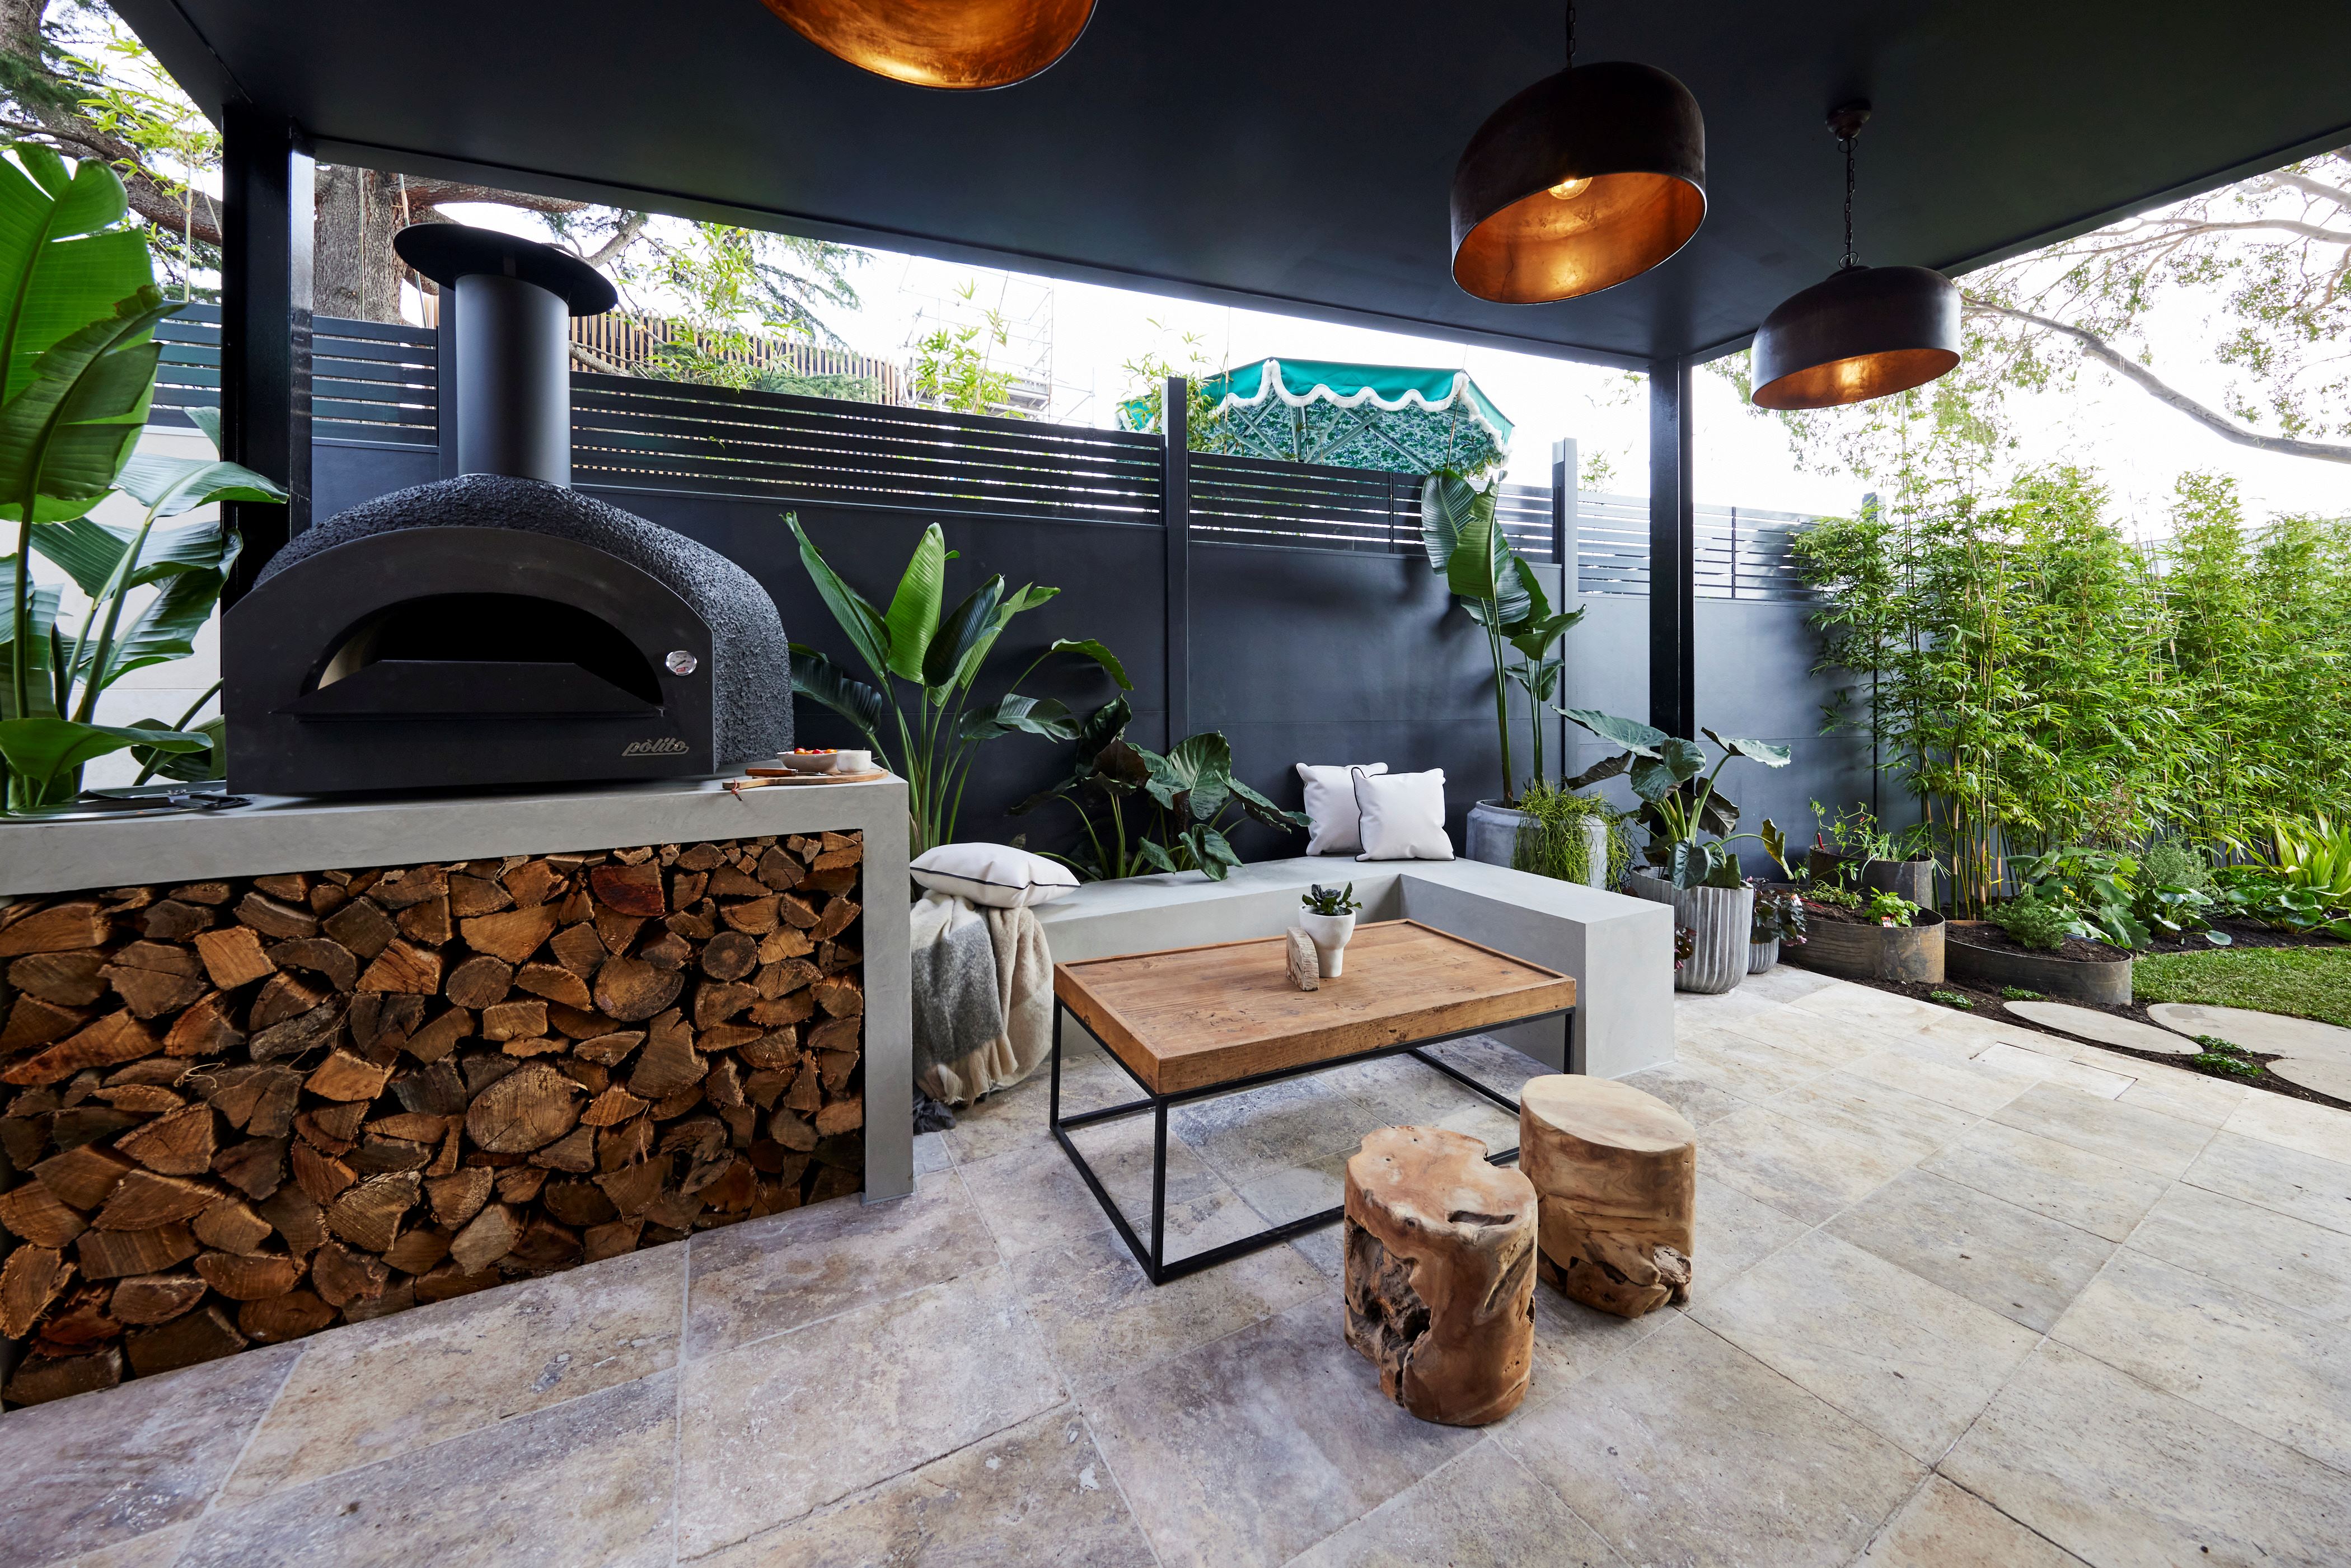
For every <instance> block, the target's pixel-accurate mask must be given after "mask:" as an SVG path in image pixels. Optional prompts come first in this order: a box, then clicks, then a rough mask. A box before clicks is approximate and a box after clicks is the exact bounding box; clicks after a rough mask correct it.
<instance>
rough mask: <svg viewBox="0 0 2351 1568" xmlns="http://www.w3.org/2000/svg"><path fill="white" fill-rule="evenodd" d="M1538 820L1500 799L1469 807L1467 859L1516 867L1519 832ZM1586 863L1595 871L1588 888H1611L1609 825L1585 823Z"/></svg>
mask: <svg viewBox="0 0 2351 1568" xmlns="http://www.w3.org/2000/svg"><path fill="white" fill-rule="evenodd" d="M1533 820H1534V819H1533V818H1531V817H1530V816H1528V815H1527V814H1526V813H1525V812H1524V811H1521V810H1519V809H1518V808H1517V807H1515V806H1505V805H1503V804H1502V803H1501V802H1500V801H1499V800H1480V801H1479V802H1478V803H1477V804H1476V805H1474V806H1472V807H1470V808H1469V826H1468V833H1467V834H1466V837H1467V838H1468V841H1469V842H1468V856H1467V858H1468V859H1470V860H1473V861H1483V862H1486V863H1487V864H1488V865H1516V864H1517V863H1518V853H1519V833H1520V830H1522V829H1523V828H1525V827H1526V826H1527V825H1528V824H1529V823H1530V822H1531V821H1533ZM1583 845H1584V856H1583V863H1584V864H1585V865H1586V866H1588V867H1590V868H1591V870H1590V871H1589V872H1588V873H1587V874H1586V875H1585V876H1584V879H1583V882H1584V885H1585V886H1587V887H1600V888H1604V887H1606V886H1607V885H1608V824H1607V823H1605V822H1603V821H1596V820H1595V821H1586V822H1585V823H1584V824H1583Z"/></svg>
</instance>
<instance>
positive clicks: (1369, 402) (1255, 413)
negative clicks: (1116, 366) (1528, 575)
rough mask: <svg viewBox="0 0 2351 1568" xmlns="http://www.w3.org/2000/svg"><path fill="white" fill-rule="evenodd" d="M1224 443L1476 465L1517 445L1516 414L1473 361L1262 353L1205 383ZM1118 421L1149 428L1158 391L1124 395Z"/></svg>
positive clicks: (1280, 456) (1384, 463)
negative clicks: (1430, 365) (1463, 364)
mask: <svg viewBox="0 0 2351 1568" xmlns="http://www.w3.org/2000/svg"><path fill="white" fill-rule="evenodd" d="M1200 391H1201V392H1202V393H1203V394H1204V395H1205V396H1206V397H1207V400H1208V402H1209V404H1210V406H1211V409H1212V417H1214V418H1215V419H1216V421H1217V435H1218V437H1219V439H1218V440H1217V442H1216V446H1217V449H1218V450H1222V451H1227V452H1235V453H1238V454H1240V455H1243V456H1247V457H1270V458H1273V459H1275V460H1277V461H1280V462H1285V463H1317V464H1321V465H1324V466H1326V467H1332V468H1378V469H1385V470H1389V471H1392V472H1401V473H1405V474H1426V473H1427V472H1429V471H1430V470H1431V469H1435V468H1454V469H1458V470H1459V471H1461V472H1462V473H1464V474H1470V475H1475V474H1479V473H1481V472H1483V471H1484V470H1486V469H1489V468H1492V467H1494V466H1496V465H1499V463H1500V462H1501V461H1502V459H1503V458H1504V456H1506V455H1508V453H1509V451H1510V421H1509V420H1507V419H1505V418H1504V417H1502V411H1501V410H1499V409H1498V408H1496V407H1495V406H1494V404H1493V402H1492V400H1491V399H1489V398H1488V397H1487V396H1486V394H1485V393H1484V392H1480V391H1479V390H1478V383H1477V382H1473V381H1471V380H1470V379H1469V372H1468V371H1440V370H1426V369H1421V368H1417V367H1415V366H1410V365H1343V364H1334V363H1332V362H1330V361H1323V360H1264V361H1259V363H1256V364H1253V365H1245V366H1243V367H1241V368H1240V369H1239V370H1236V371H1226V372H1225V373H1223V374H1222V375H1217V376H1212V377H1210V378H1209V379H1208V380H1207V381H1205V382H1201V383H1200ZM1118 412H1119V423H1120V424H1122V425H1123V426H1124V427H1125V428H1126V429H1128V430H1148V429H1151V428H1152V427H1154V426H1155V425H1156V424H1157V423H1158V417H1157V416H1158V399H1157V398H1156V397H1140V398H1132V399H1129V400H1128V401H1127V402H1123V403H1121V404H1119V411H1118Z"/></svg>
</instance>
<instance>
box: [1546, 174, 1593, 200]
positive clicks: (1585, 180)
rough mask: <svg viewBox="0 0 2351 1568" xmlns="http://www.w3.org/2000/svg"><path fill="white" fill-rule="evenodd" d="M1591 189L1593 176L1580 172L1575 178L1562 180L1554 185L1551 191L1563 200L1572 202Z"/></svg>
mask: <svg viewBox="0 0 2351 1568" xmlns="http://www.w3.org/2000/svg"><path fill="white" fill-rule="evenodd" d="M1590 189H1592V176H1591V175H1589V174H1579V175H1576V176H1575V177H1574V178H1573V179H1567V180H1562V181H1561V182H1560V183H1558V184H1556V185H1553V186H1552V188H1551V193H1552V195H1554V196H1557V197H1558V198H1559V199H1560V200H1561V201H1562V202H1572V201H1573V200H1575V198H1576V197H1578V196H1580V195H1582V194H1583V193H1584V192H1586V191H1588V190H1590Z"/></svg>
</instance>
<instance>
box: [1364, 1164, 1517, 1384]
mask: <svg viewBox="0 0 2351 1568" xmlns="http://www.w3.org/2000/svg"><path fill="white" fill-rule="evenodd" d="M1346 1250H1347V1287H1346V1297H1347V1343H1349V1344H1351V1345H1353V1346H1354V1347H1355V1349H1356V1350H1357V1351H1359V1352H1360V1353H1362V1354H1363V1356H1364V1360H1366V1361H1369V1362H1370V1363H1371V1364H1373V1365H1374V1366H1376V1367H1378V1368H1379V1369H1380V1392H1381V1393H1383V1394H1385V1395H1386V1396H1388V1397H1389V1398H1391V1399H1393V1400H1395V1402H1396V1403H1397V1404H1399V1405H1401V1406H1404V1407H1405V1409H1406V1410H1409V1411H1411V1412H1412V1413H1413V1414H1414V1415H1415V1416H1419V1417H1420V1418H1421V1419H1422V1420H1424V1421H1437V1422H1442V1423H1443V1424H1445V1425H1446V1426H1448V1427H1482V1426H1484V1425H1485V1424H1486V1423H1487V1422H1489V1421H1499V1420H1500V1419H1501V1418H1502V1417H1503V1416H1507V1415H1509V1414H1510V1412H1511V1411H1512V1410H1515V1409H1517V1408H1518V1406H1519V1401H1520V1400H1521V1399H1523V1398H1525V1397H1526V1395H1527V1376H1528V1374H1529V1372H1530V1370H1531V1366H1532V1364H1533V1359H1534V1343H1535V1301H1534V1289H1535V1276H1534V1260H1535V1189H1534V1188H1533V1187H1532V1186H1530V1185H1529V1184H1528V1181H1527V1178H1526V1177H1524V1176H1520V1174H1519V1173H1518V1172H1516V1171H1514V1170H1505V1169H1501V1168H1499V1167H1497V1166H1490V1165H1488V1164H1487V1163H1486V1145H1483V1144H1481V1143H1479V1141H1478V1140H1477V1139H1475V1138H1472V1137H1468V1136H1466V1135H1464V1134H1460V1133H1452V1132H1447V1131H1446V1130H1445V1129H1443V1128H1441V1127H1383V1128H1381V1129H1380V1130H1379V1131H1378V1132H1376V1133H1374V1134H1371V1135H1370V1136H1369V1137H1367V1138H1365V1139H1364V1146H1363V1148H1362V1149H1361V1150H1360V1151H1358V1152H1357V1153H1356V1154H1355V1155H1353V1156H1352V1157H1351V1158H1350V1159H1349V1160H1348V1161H1347V1224H1346Z"/></svg>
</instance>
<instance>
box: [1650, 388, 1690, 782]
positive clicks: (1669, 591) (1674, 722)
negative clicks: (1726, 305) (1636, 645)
mask: <svg viewBox="0 0 2351 1568" xmlns="http://www.w3.org/2000/svg"><path fill="white" fill-rule="evenodd" d="M1689 393H1690V367H1689V362H1688V361H1686V360H1658V361H1654V362H1652V363H1651V364H1650V366H1649V722H1650V723H1651V724H1653V725H1655V726H1656V727H1657V728H1659V729H1662V730H1664V731H1665V732H1666V733H1667V735H1678V736H1694V735H1696V734H1697V733H1698V639H1697V635H1696V632H1695V629H1694V626H1693V622H1694V619H1695V612H1696V610H1697V599H1698V576H1697V569H1698V518H1697V513H1696V511H1695V509H1694V507H1693V503H1692V500H1691V497H1690V406H1689V404H1690V395H1689Z"/></svg>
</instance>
